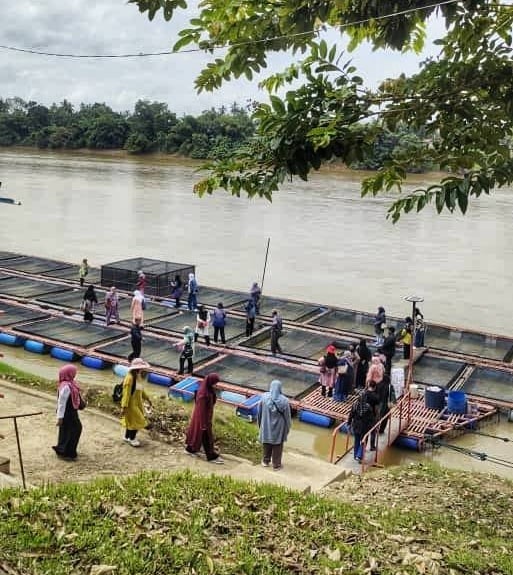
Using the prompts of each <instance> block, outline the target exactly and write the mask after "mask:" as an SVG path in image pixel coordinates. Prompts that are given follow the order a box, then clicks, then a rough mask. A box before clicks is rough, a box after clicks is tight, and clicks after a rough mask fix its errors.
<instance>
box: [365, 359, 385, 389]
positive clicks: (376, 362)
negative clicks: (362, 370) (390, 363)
mask: <svg viewBox="0 0 513 575" xmlns="http://www.w3.org/2000/svg"><path fill="white" fill-rule="evenodd" d="M384 375H385V369H384V367H383V363H382V361H381V359H380V357H379V355H374V356H372V361H371V365H370V367H369V371H368V372H367V378H366V381H365V384H366V386H367V387H368V385H369V384H370V383H371V382H373V383H374V385H378V384H379V383H380V382H381V380H382V379H383V376H384Z"/></svg>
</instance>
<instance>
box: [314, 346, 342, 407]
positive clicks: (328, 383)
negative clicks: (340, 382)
mask: <svg viewBox="0 0 513 575" xmlns="http://www.w3.org/2000/svg"><path fill="white" fill-rule="evenodd" d="M336 352H337V350H336V348H335V346H333V345H328V347H327V348H326V354H325V355H323V356H322V357H321V358H320V359H319V361H318V364H319V384H320V386H321V395H322V396H323V397H326V390H328V397H333V389H334V387H335V382H336V381H337V372H338V367H337V364H338V359H337V356H336Z"/></svg>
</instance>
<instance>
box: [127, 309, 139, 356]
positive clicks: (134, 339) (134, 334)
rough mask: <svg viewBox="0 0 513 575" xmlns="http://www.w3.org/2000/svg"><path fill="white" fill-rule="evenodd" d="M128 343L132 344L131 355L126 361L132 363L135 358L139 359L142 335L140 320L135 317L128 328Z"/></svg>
mask: <svg viewBox="0 0 513 575" xmlns="http://www.w3.org/2000/svg"><path fill="white" fill-rule="evenodd" d="M130 342H131V344H132V353H131V354H130V355H129V356H128V361H130V362H131V361H132V360H133V359H135V358H136V357H141V346H142V333H141V319H140V318H138V317H136V318H135V319H134V323H133V324H132V327H131V328H130Z"/></svg>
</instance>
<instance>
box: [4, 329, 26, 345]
mask: <svg viewBox="0 0 513 575" xmlns="http://www.w3.org/2000/svg"><path fill="white" fill-rule="evenodd" d="M24 343H25V340H24V339H23V338H22V337H19V336H17V335H11V334H10V333H3V332H2V333H0V344H2V345H11V346H21V345H23V344H24Z"/></svg>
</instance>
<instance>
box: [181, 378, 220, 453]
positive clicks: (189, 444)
mask: <svg viewBox="0 0 513 575" xmlns="http://www.w3.org/2000/svg"><path fill="white" fill-rule="evenodd" d="M218 381H219V376H218V375H217V373H209V374H208V375H207V377H205V379H203V381H202V382H201V383H200V386H199V389H198V391H197V392H196V395H195V398H194V400H195V404H194V410H193V412H192V416H191V421H190V423H189V429H188V430H187V439H186V446H185V451H186V453H188V454H189V455H192V456H197V455H198V452H199V450H200V449H201V447H202V446H203V450H204V451H205V455H206V457H207V461H210V462H211V463H218V464H222V463H224V459H223V458H222V457H220V455H219V453H217V451H216V450H215V449H214V434H213V432H212V419H213V417H214V405H215V403H216V399H217V397H216V384H217V383H218Z"/></svg>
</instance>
